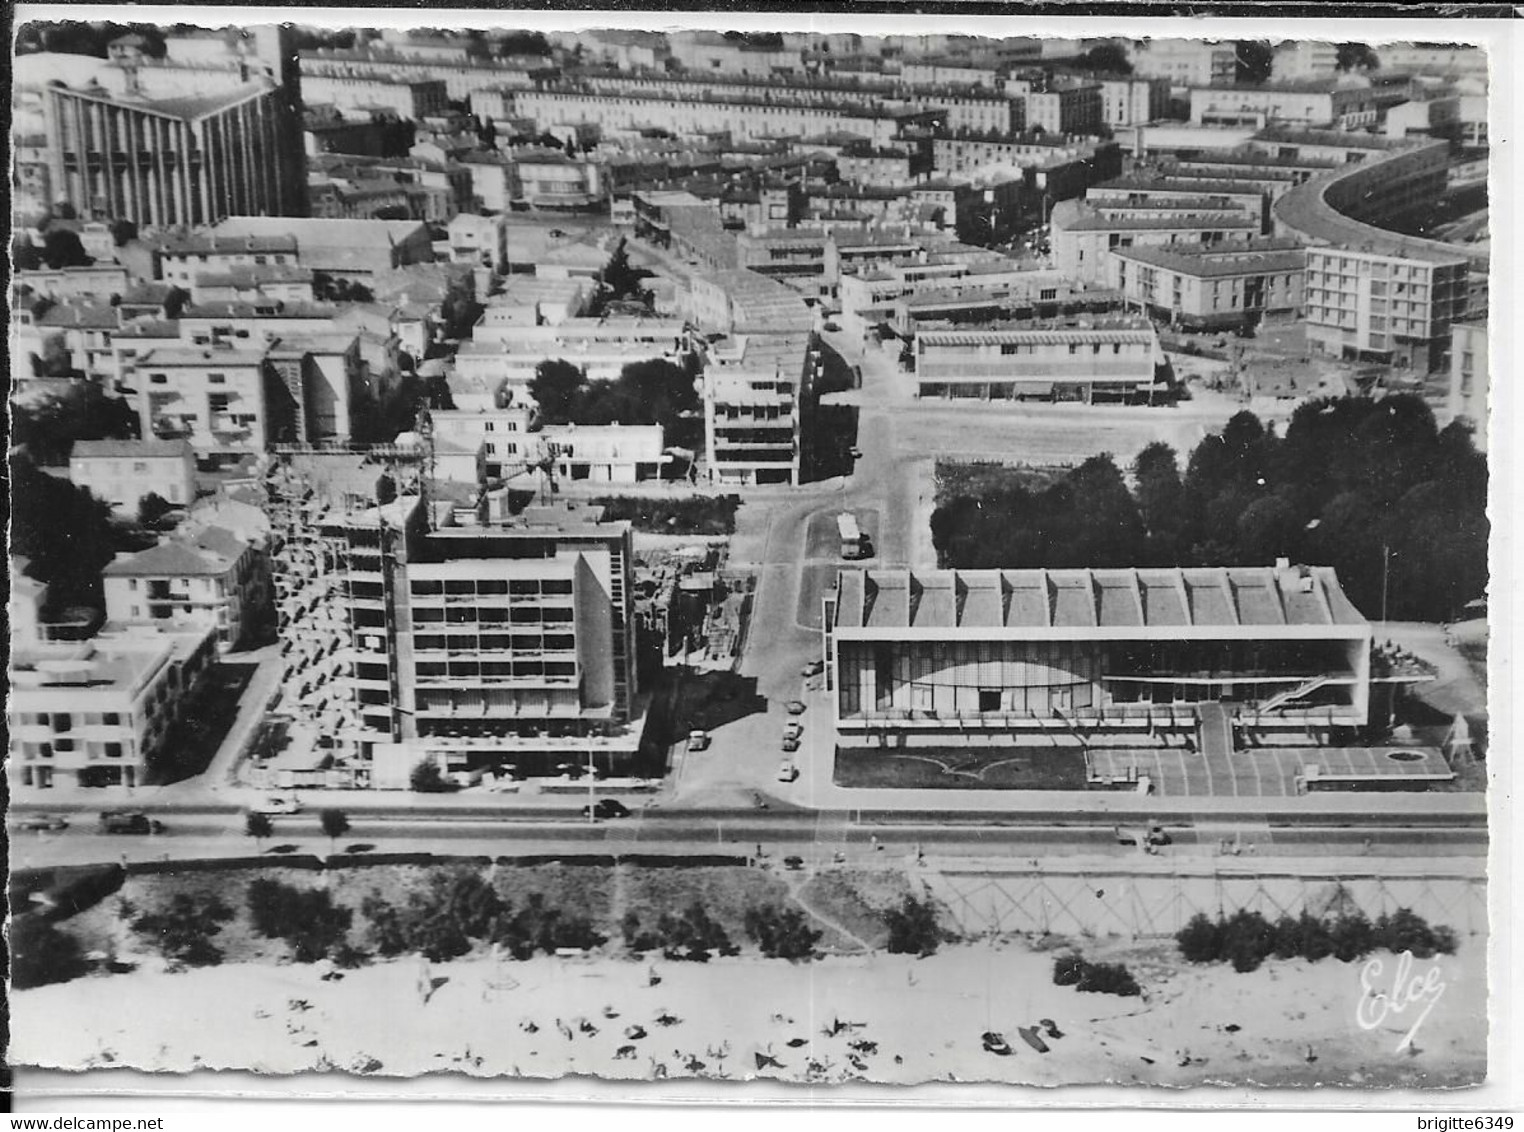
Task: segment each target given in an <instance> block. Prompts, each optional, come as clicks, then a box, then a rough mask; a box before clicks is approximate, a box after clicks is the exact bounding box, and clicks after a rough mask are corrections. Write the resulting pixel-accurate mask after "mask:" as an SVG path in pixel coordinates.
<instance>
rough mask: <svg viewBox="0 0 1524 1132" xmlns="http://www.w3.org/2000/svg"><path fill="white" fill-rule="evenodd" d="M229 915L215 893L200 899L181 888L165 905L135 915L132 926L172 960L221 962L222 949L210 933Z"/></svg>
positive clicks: (209, 964)
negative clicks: (166, 905)
mask: <svg viewBox="0 0 1524 1132" xmlns="http://www.w3.org/2000/svg"><path fill="white" fill-rule="evenodd" d="M232 918H233V909H232V908H230V907H228V906H227V905H226V904H225V903H223V902H222V901H221V900H219V899H217V898H216V897H215V896H214V897H211V898H210V899H205V900H203V899H198V898H196V897H194V896H191V895H190V894H189V893H185V892H181V893H178V894H177V895H176V896H175V897H174V899H173V900H171V901H170V902H169V906H168V907H166V908H161V909H156V910H154V911H151V912H143V913H142V914H140V915H138V916H136V917H135V918H134V919H133V920H132V930H133V931H134V932H136V933H137V934H138V935H140V936H142V937H143V938H144V939H145V940H148V941H149V942H151V943H152V944H153V945H154V946H155V947H157V948H158V949H159V954H161V955H163V956H164V958H166V959H168V960H171V961H172V962H175V963H181V964H184V965H185V966H187V967H213V966H216V965H217V964H218V963H221V962H222V949H221V948H219V947H218V946H217V945H216V944H214V943H213V942H212V937H213V936H215V935H216V934H217V933H218V932H220V931H221V930H222V926H223V925H224V924H226V923H227V922H228V921H229V920H231V919H232Z"/></svg>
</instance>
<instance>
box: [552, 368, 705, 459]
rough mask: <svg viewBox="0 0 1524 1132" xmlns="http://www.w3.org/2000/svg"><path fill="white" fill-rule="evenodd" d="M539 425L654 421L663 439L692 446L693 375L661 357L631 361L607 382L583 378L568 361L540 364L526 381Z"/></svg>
mask: <svg viewBox="0 0 1524 1132" xmlns="http://www.w3.org/2000/svg"><path fill="white" fill-rule="evenodd" d="M529 392H530V395H531V396H533V397H534V399H535V401H536V403H537V404H538V405H539V407H540V421H541V423H543V424H590V425H596V424H627V425H642V424H659V425H661V426H662V427H663V429H664V430H665V432H666V436H667V442H668V443H669V444H676V445H679V446H683V447H691V445H692V443H693V442H694V441H696V439H697V434H698V433H699V432H700V431H701V427H700V423H699V419H698V413H699V397H698V391H697V389H696V388H695V385H694V375H693V373H692V372H691V371H689V370H688V369H685V368H684V367H682V366H680V365H676V364H675V363H673V362H669V361H667V360H666V359H665V358H652V359H650V360H649V361H644V362H631V363H630V364H629V365H627V366H625V367H624V369H623V370H622V371H621V372H620V374H619V376H618V377H617V378H614V379H613V380H612V381H611V380H608V379H599V380H597V381H588V380H587V377H586V375H585V374H583V372H582V371H581V370H580V369H578V368H577V367H576V366H574V365H572V364H571V363H570V362H567V361H563V360H561V359H551V360H547V361H545V362H542V363H540V366H539V368H538V369H537V370H536V371H535V376H534V379H533V380H532V381H531V382H530V384H529Z"/></svg>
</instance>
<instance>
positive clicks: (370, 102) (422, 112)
mask: <svg viewBox="0 0 1524 1132" xmlns="http://www.w3.org/2000/svg"><path fill="white" fill-rule="evenodd" d="M302 97H303V98H304V99H305V101H306V103H307V105H309V106H332V107H333V108H334V109H335V110H337V111H338V112H339V113H340V114H342V115H344V116H345V117H346V118H360V119H362V120H363V119H368V118H371V117H373V116H374V115H377V114H389V115H392V116H394V117H397V118H401V119H403V120H404V121H409V122H417V121H420V120H422V119H424V118H428V117H431V116H433V115H436V114H443V113H444V112H445V110H446V109H447V101H448V97H449V96H448V95H447V94H446V93H445V84H444V83H443V82H441V81H440V80H438V79H419V80H412V81H409V80H407V79H385V78H377V77H374V76H370V75H334V74H312V73H308V74H304V75H303V76H302Z"/></svg>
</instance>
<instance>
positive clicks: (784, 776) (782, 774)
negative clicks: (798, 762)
mask: <svg viewBox="0 0 1524 1132" xmlns="http://www.w3.org/2000/svg"><path fill="white" fill-rule="evenodd" d="M798 777H799V768H798V767H797V766H795V765H794V764H793V762H792V761H791V760H789V759H784V760H783V761H782V762H781V763H779V764H778V781H779V782H792V781H794V779H796V778H798Z"/></svg>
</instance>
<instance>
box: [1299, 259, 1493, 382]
mask: <svg viewBox="0 0 1524 1132" xmlns="http://www.w3.org/2000/svg"><path fill="white" fill-rule="evenodd" d="M1441 249H1442V245H1440V246H1430V245H1425V244H1421V243H1417V242H1415V243H1412V244H1408V245H1399V244H1397V241H1395V240H1394V241H1392V242H1391V244H1389V245H1388V248H1387V250H1381V251H1377V250H1366V249H1364V248H1349V247H1309V248H1308V249H1307V285H1306V295H1307V344H1308V346H1309V347H1311V348H1312V349H1313V350H1315V351H1317V352H1319V353H1323V354H1329V355H1332V356H1334V357H1337V358H1347V359H1351V360H1356V361H1368V362H1381V363H1385V364H1388V365H1394V366H1397V367H1400V368H1403V369H1411V370H1416V371H1417V372H1418V373H1421V374H1428V373H1448V372H1449V371H1450V366H1451V360H1450V328H1451V325H1452V324H1453V323H1454V322H1455V320H1456V319H1458V318H1460V317H1461V315H1463V314H1464V313H1465V311H1466V301H1467V294H1466V283H1467V276H1468V266H1467V261H1466V257H1465V256H1463V255H1460V254H1457V253H1454V252H1447V251H1444V250H1441Z"/></svg>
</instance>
